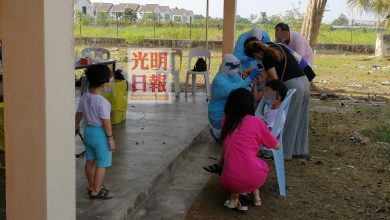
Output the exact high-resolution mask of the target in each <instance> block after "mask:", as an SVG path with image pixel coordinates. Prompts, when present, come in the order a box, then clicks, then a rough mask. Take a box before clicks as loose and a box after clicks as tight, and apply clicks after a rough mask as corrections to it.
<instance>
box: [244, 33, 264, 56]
mask: <svg viewBox="0 0 390 220" xmlns="http://www.w3.org/2000/svg"><path fill="white" fill-rule="evenodd" d="M251 38H256V37H251ZM251 38H249V39H247V40H246V41H245V43H244V52H245V55H246V56H248V57H250V58H255V53H257V52H260V51H262V50H263V48H261V45H260V44H256V43H255V42H259V40H258V39H257V38H256V40H253V39H251Z"/></svg>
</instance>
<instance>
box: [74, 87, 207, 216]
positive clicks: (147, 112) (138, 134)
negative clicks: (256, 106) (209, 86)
mask: <svg viewBox="0 0 390 220" xmlns="http://www.w3.org/2000/svg"><path fill="white" fill-rule="evenodd" d="M76 94H77V93H76ZM173 99H174V100H173V102H172V104H137V105H129V107H128V111H127V120H126V121H125V122H122V123H120V124H118V125H115V126H113V134H114V136H115V141H116V144H117V151H116V152H115V153H114V154H113V165H112V167H111V168H110V169H108V172H107V176H106V178H105V181H104V184H105V185H107V186H109V187H110V188H111V190H112V192H113V194H114V198H113V199H111V200H108V201H95V200H90V199H89V197H88V195H87V191H86V187H87V181H86V178H85V175H84V163H85V159H76V196H77V204H76V208H77V210H76V215H77V219H82V220H89V219H127V218H128V217H129V216H131V215H132V213H131V212H132V210H134V209H135V208H137V207H139V206H140V205H141V204H142V203H143V202H144V201H145V200H146V199H147V198H148V196H149V195H150V194H151V192H152V191H153V190H154V189H155V188H156V187H157V186H158V185H159V184H160V183H162V182H164V180H166V179H167V178H168V176H169V174H170V173H171V172H172V171H173V170H175V168H176V167H177V166H178V165H180V163H181V162H182V161H183V160H184V158H185V157H186V155H187V154H188V152H189V150H190V147H191V145H192V142H193V141H194V140H195V138H196V137H198V136H199V135H200V134H201V132H202V131H203V130H204V129H205V128H206V127H207V126H208V119H207V102H206V97H205V95H204V94H199V93H198V94H196V95H189V96H188V98H185V97H184V94H181V96H180V97H178V98H177V99H176V98H173ZM76 103H78V95H76ZM82 150H83V145H82V142H81V140H80V139H79V138H76V152H81V151H82Z"/></svg>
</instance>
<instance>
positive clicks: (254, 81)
mask: <svg viewBox="0 0 390 220" xmlns="http://www.w3.org/2000/svg"><path fill="white" fill-rule="evenodd" d="M259 84H260V79H259V77H256V78H254V79H253V81H252V85H253V88H256V87H257V85H259Z"/></svg>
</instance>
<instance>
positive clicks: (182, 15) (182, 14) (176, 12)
mask: <svg viewBox="0 0 390 220" xmlns="http://www.w3.org/2000/svg"><path fill="white" fill-rule="evenodd" d="M172 16H173V20H174V21H180V22H182V23H189V21H187V10H185V9H183V8H175V9H173V10H172Z"/></svg>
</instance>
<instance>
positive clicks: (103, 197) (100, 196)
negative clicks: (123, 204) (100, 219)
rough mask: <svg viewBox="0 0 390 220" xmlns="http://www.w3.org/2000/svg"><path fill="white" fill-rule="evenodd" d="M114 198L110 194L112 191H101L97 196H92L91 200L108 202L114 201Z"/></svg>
mask: <svg viewBox="0 0 390 220" xmlns="http://www.w3.org/2000/svg"><path fill="white" fill-rule="evenodd" d="M113 197H114V196H113V195H112V194H111V193H110V191H104V190H100V191H99V193H98V194H97V195H95V196H94V195H92V194H91V195H90V197H89V198H90V199H101V200H108V199H112V198H113Z"/></svg>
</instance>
